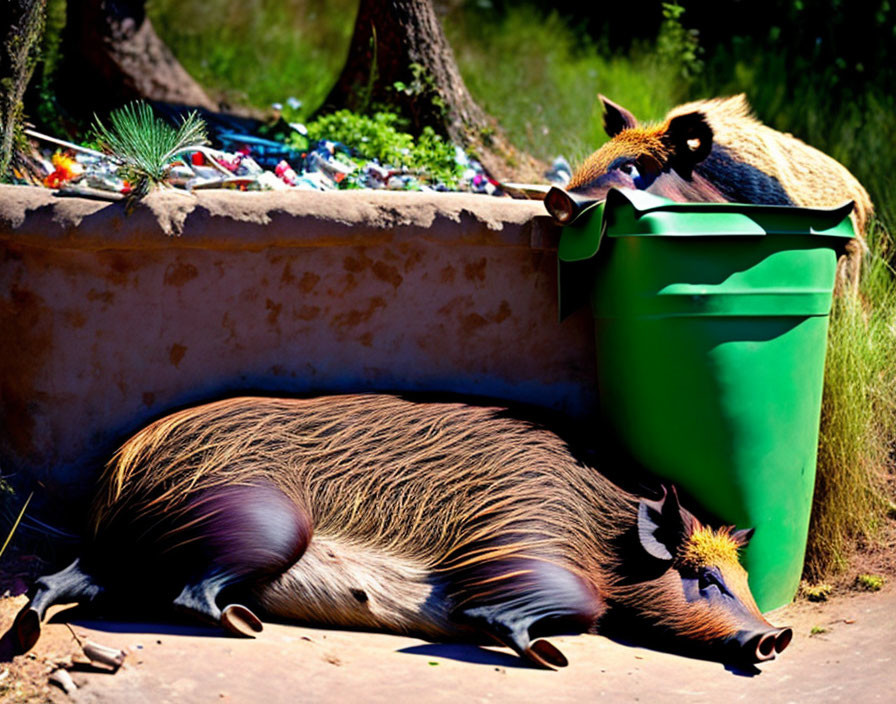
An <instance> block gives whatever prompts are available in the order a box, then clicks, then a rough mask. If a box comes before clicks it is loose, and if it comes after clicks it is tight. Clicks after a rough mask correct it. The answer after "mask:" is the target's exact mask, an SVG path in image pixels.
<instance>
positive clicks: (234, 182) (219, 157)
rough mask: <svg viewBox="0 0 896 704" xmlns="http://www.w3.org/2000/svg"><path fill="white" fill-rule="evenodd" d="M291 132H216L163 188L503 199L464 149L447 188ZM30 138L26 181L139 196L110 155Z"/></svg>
mask: <svg viewBox="0 0 896 704" xmlns="http://www.w3.org/2000/svg"><path fill="white" fill-rule="evenodd" d="M275 107H277V106H275ZM288 129H289V130H291V131H293V134H292V135H291V136H292V137H294V138H286V139H283V138H281V139H278V138H272V137H270V136H260V135H258V134H242V133H239V132H234V131H218V132H216V133H213V134H212V135H211V136H212V143H213V144H214V145H215V148H213V147H208V146H203V147H192V148H189V149H187V150H184V151H183V152H182V153H178V154H175V155H172V157H171V159H170V163H169V164H168V167H167V170H166V177H165V180H164V181H163V185H165V186H170V187H174V188H179V189H184V190H187V191H195V190H200V189H209V188H228V189H236V190H240V191H276V190H290V189H303V190H316V191H331V190H337V189H358V188H367V189H389V190H413V191H447V190H457V191H466V192H471V193H482V194H487V195H504V191H503V190H502V188H501V185H500V184H499V183H498V182H497V181H495V180H494V179H492V178H491V177H490V176H489V175H488V174H487V173H486V171H485V169H484V168H483V167H482V165H481V164H480V163H479V162H478V161H476V160H475V159H472V158H470V157H469V156H468V155H467V154H466V153H465V152H464V150H463V149H461V148H460V147H454V167H456V168H453V170H452V173H453V174H456V175H457V177H456V178H452V179H450V180H449V182H448V183H445V182H443V181H441V180H438V179H435V178H433V177H432V176H431V175H430V174H427V173H426V172H425V171H421V170H416V171H414V170H411V169H408V168H407V167H403V166H398V165H395V164H389V163H381V162H380V161H378V160H377V159H367V158H365V157H364V156H363V154H364V152H363V147H364V145H346V144H342V143H340V142H337V141H332V140H329V139H320V140H315V141H312V140H309V139H308V138H307V130H305V128H304V126H303V125H301V124H299V123H289V126H288ZM26 134H28V136H30V137H31V138H32V139H33V140H35V143H34V144H35V150H34V151H33V152H32V155H31V158H30V159H29V162H30V166H31V168H30V169H29V170H30V171H31V178H30V179H27V180H29V181H30V182H32V183H34V182H35V181H37V182H39V183H41V184H42V185H44V186H46V187H48V188H54V189H59V190H61V191H63V192H67V193H72V194H80V195H92V196H94V197H96V196H99V197H103V195H104V194H105V195H106V196H107V197H110V198H116V197H123V196H127V195H128V194H129V193H131V192H132V190H133V188H134V184H133V183H131V181H130V180H129V178H128V174H127V170H126V169H123V168H121V167H120V166H119V164H118V163H116V160H115V159H114V158H112V157H111V156H109V155H107V154H104V153H103V152H100V151H98V150H95V149H91V148H89V147H85V146H81V145H78V144H75V143H73V142H67V141H65V140H61V139H56V138H54V137H51V136H49V135H45V134H41V133H39V132H36V131H34V130H26ZM282 136H283V135H282V133H281V137H282ZM297 142H298V143H303V142H304V144H305V145H307V148H306V149H299V148H296V147H295V146H293V145H294V144H295V143H297ZM568 172H569V166H568V164H566V162H565V160H562V159H560V160H558V162H555V164H554V168H553V169H552V173H551V174H550V175H551V176H553V179H552V180H556V181H558V182H560V181H562V179H563V178H564V177H567V174H568Z"/></svg>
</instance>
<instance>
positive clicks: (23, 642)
mask: <svg viewBox="0 0 896 704" xmlns="http://www.w3.org/2000/svg"><path fill="white" fill-rule="evenodd" d="M13 632H14V633H15V641H14V647H15V649H16V653H15V654H16V655H22V654H23V653H27V652H28V651H29V650H31V649H32V648H33V647H34V645H35V643H37V639H38V638H40V614H39V613H38V612H37V609H34V608H32V607H31V605H30V604H29V605H28V606H26V607H25V608H24V609H22V610H21V611H19V615H18V616H16V620H15V623H14V624H13Z"/></svg>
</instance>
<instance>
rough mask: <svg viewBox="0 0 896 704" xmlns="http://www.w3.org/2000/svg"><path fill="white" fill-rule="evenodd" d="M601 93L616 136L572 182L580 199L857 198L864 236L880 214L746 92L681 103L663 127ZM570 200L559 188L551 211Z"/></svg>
mask: <svg viewBox="0 0 896 704" xmlns="http://www.w3.org/2000/svg"><path fill="white" fill-rule="evenodd" d="M599 97H600V100H601V102H602V103H603V107H604V129H605V130H606V132H607V134H608V135H609V136H610V137H611V139H610V141H609V142H607V143H606V144H604V145H603V146H602V147H601V148H600V149H598V150H597V151H596V152H594V153H593V154H592V155H591V156H589V157H588V158H587V159H586V160H585V162H584V163H583V164H582V165H581V166H580V167H579V168H578V169H577V170H576V172H575V173H574V174H573V176H572V178H571V179H570V182H569V184H568V185H567V191H568V193H569V194H571V195H572V197H573V199H588V200H602V199H603V198H605V197H606V195H607V191H608V190H609V189H610V188H614V187H615V188H638V189H641V190H647V191H649V192H651V193H656V194H657V195H660V196H665V197H666V198H670V199H672V200H676V201H691V202H726V201H727V202H736V203H764V204H768V205H800V206H818V207H822V206H835V205H841V204H842V203H844V202H846V201H848V200H852V201H855V209H854V210H853V214H852V218H853V223H854V225H855V228H856V234H857V235H858V236H859V238H861V237H862V235H863V233H864V231H865V226H866V225H867V223H868V219H869V218H870V217H871V215H872V214H873V212H874V207H873V205H872V204H871V200H870V198H869V197H868V193H867V192H866V191H865V189H864V188H863V187H862V185H861V184H860V183H859V182H858V181H857V180H856V178H855V177H854V176H853V175H852V174H851V173H850V172H849V171H847V170H846V168H845V167H843V166H842V165H841V164H840V163H838V162H837V161H835V160H834V159H832V158H831V157H829V156H827V155H825V154H823V153H822V152H820V151H818V150H817V149H814V148H813V147H810V146H809V145H807V144H805V143H804V142H802V141H800V140H799V139H797V138H795V137H793V136H792V135H790V134H784V133H782V132H778V131H777V130H773V129H772V128H770V127H767V126H766V125H763V124H762V123H761V122H759V121H758V120H757V119H756V118H755V117H753V115H752V114H751V112H750V107H749V105H748V104H747V101H746V97H745V96H744V95H737V96H734V97H731V98H719V99H714V100H700V101H697V102H693V103H687V104H685V105H680V106H679V107H677V108H675V109H673V110H672V111H671V112H670V113H669V114H668V115H667V116H666V118H665V120H664V121H663V122H662V123H660V124H656V125H641V124H640V123H639V122H638V121H637V120H636V119H635V116H634V115H632V113H630V112H629V111H628V110H626V109H625V108H623V107H622V106H620V105H617V104H616V103H614V102H612V101H611V100H608V99H607V98H605V97H603V96H599ZM563 197H564V196H563V191H559V190H557V191H554V192H553V193H552V194H551V195H550V196H549V199H548V202H547V205H548V210H550V211H551V212H552V213H553V212H555V210H556V211H557V212H561V213H562V212H563V210H564V208H567V207H569V204H568V203H564V202H563ZM551 199H557V200H558V201H559V202H555V203H553V204H552V203H551V202H550V200H551ZM560 219H561V220H562V219H563V218H560ZM861 241H862V240H861V239H860V240H859V243H860V244H859V246H860V247H861Z"/></svg>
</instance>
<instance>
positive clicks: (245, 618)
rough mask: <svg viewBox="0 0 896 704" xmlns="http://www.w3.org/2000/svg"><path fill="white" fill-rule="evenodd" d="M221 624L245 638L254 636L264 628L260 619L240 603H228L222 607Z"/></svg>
mask: <svg viewBox="0 0 896 704" xmlns="http://www.w3.org/2000/svg"><path fill="white" fill-rule="evenodd" d="M221 625H222V626H223V627H224V628H226V629H227V630H228V631H230V632H231V633H233V634H234V635H237V636H243V637H245V638H254V637H255V636H256V635H257V634H259V633H261V631H262V630H263V629H264V626H263V625H262V623H261V619H260V618H258V616H256V615H255V614H254V613H252V612H251V611H250V610H249V609H247V608H246V607H245V606H242V605H240V604H230V606H227V607H225V608H224V610H223V611H222V612H221Z"/></svg>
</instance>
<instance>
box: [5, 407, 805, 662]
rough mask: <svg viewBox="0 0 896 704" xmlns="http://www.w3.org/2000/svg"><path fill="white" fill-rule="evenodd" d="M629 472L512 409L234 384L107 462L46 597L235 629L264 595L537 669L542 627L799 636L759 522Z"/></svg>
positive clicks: (27, 627) (17, 634) (267, 601)
mask: <svg viewBox="0 0 896 704" xmlns="http://www.w3.org/2000/svg"><path fill="white" fill-rule="evenodd" d="M663 494H664V495H663V497H662V498H660V499H659V500H648V499H645V498H638V497H636V496H634V495H632V494H629V493H626V492H624V491H622V490H620V489H619V488H618V487H617V486H616V485H614V484H612V483H611V482H610V481H609V480H608V479H606V478H605V477H603V476H601V475H600V474H598V473H597V472H596V471H595V470H594V469H592V468H591V467H588V466H585V465H584V464H582V463H581V462H579V461H578V460H577V459H575V457H574V456H573V454H572V453H571V451H570V449H569V447H568V446H567V444H566V443H565V442H564V441H563V440H562V439H561V438H560V437H558V436H557V435H556V434H554V433H552V432H550V431H549V430H547V429H545V428H543V427H541V426H538V425H536V424H534V423H531V422H528V421H523V420H519V419H514V418H511V417H509V416H508V414H507V413H506V411H505V410H504V409H500V408H485V407H477V406H468V405H463V404H458V403H441V404H435V403H415V402H411V401H408V400H404V399H401V398H397V397H392V396H383V395H358V396H341V397H340V396H335V397H325V398H318V399H309V400H284V399H269V398H236V399H231V400H226V401H220V402H217V403H212V404H209V405H205V406H200V407H198V408H192V409H188V410H185V411H181V412H178V413H175V414H173V415H170V416H168V417H165V418H163V419H161V420H159V421H157V422H155V423H153V424H152V425H150V426H148V427H147V428H145V429H144V430H142V431H140V432H139V433H137V434H136V435H135V436H134V437H132V438H131V439H130V440H128V441H127V443H125V445H124V446H123V447H122V448H121V449H120V450H119V451H118V453H117V454H116V455H115V456H114V457H113V458H112V460H111V461H110V462H109V464H108V466H107V468H106V471H105V473H104V475H103V478H102V482H101V487H100V491H99V493H98V496H97V498H96V501H95V504H94V506H93V509H92V511H93V513H92V535H91V536H90V537H89V539H88V540H87V544H86V546H85V550H84V552H83V553H82V556H81V558H80V559H79V560H76V561H75V562H74V563H73V564H72V565H70V566H69V567H68V568H66V569H65V570H63V571H61V572H58V573H56V574H53V575H50V576H47V577H44V578H42V579H40V580H38V582H37V585H36V589H35V593H34V594H33V597H32V599H31V601H30V603H29V604H28V605H27V606H26V607H25V608H24V609H23V610H22V611H21V612H20V613H19V615H18V617H17V619H16V622H15V624H14V626H13V634H12V635H13V637H14V638H16V639H17V643H18V647H19V648H20V649H21V650H26V649H28V648H30V647H31V646H32V645H33V644H34V643H35V642H36V640H37V638H38V636H39V633H40V623H41V620H42V618H43V616H44V613H45V611H46V609H47V607H48V606H50V605H51V604H53V603H58V602H64V601H79V602H82V603H85V604H87V603H90V604H93V605H96V606H100V605H105V606H106V607H110V606H114V605H117V606H118V607H119V608H120V607H121V606H122V605H125V606H128V605H129V606H130V608H132V609H136V608H137V607H138V606H141V605H142V606H145V605H146V604H147V603H155V604H158V605H162V604H167V605H174V606H175V607H178V608H180V609H181V610H185V611H187V612H189V613H192V614H194V615H196V616H198V617H201V618H203V619H205V620H209V621H213V622H216V623H220V624H221V625H222V626H223V627H225V628H227V629H228V630H230V631H233V632H234V633H238V634H244V635H252V634H253V633H255V632H258V631H260V630H261V628H262V625H261V621H260V620H259V618H258V616H256V611H257V612H258V613H261V614H268V615H271V616H274V617H279V618H285V619H292V620H296V621H302V622H308V623H316V624H326V625H331V626H344V627H354V628H372V629H378V630H384V631H391V632H397V633H411V634H418V635H420V636H422V637H425V638H429V639H433V640H442V639H454V640H456V639H466V640H481V639H483V638H488V637H490V638H492V639H495V640H497V641H499V642H500V643H503V644H505V645H507V646H509V647H510V648H512V649H513V650H515V651H516V652H517V653H518V654H519V655H520V656H522V657H523V658H526V659H527V660H529V661H530V662H532V663H535V664H537V665H540V666H543V667H560V666H563V665H565V664H566V659H565V658H564V656H563V655H562V653H560V652H559V651H558V650H557V649H556V648H555V647H554V646H552V645H551V644H550V643H548V642H547V641H545V640H540V639H539V638H541V637H543V636H546V635H551V634H557V633H569V632H583V631H592V630H595V629H596V628H597V627H598V626H599V625H600V624H601V623H602V622H603V619H604V618H605V617H609V616H611V615H615V616H617V617H618V619H617V620H622V621H623V622H626V621H627V622H628V623H630V624H631V625H632V627H634V626H635V625H637V624H642V625H644V626H646V627H647V628H649V629H652V631H653V632H655V633H656V634H657V635H666V636H670V637H672V638H673V639H676V640H677V641H678V642H679V643H680V644H682V645H685V644H692V645H696V646H698V647H703V648H706V649H707V650H709V651H710V652H713V653H715V654H716V657H718V658H720V659H746V660H749V661H762V660H769V659H771V658H773V657H774V656H775V655H776V653H778V652H780V651H781V650H783V649H784V648H785V647H786V646H787V644H788V643H789V642H790V639H791V635H792V634H791V631H790V629H781V628H775V627H773V626H771V625H770V624H769V623H768V622H767V621H765V619H764V618H763V617H762V615H761V614H760V613H759V611H758V610H757V608H756V604H755V602H754V600H753V597H752V595H751V594H750V591H749V588H748V587H747V579H746V573H745V572H744V570H743V568H742V567H741V566H740V565H739V563H738V559H737V552H738V548H740V547H742V546H743V545H744V544H746V542H747V540H748V539H749V536H750V533H751V532H750V531H737V532H734V531H733V530H732V529H729V528H723V529H721V530H714V529H711V528H709V527H706V526H703V525H701V524H700V523H699V522H698V521H697V519H696V518H695V517H694V516H693V515H692V514H691V513H689V512H688V511H687V510H685V509H683V508H681V507H680V506H679V503H678V499H677V496H676V494H675V492H674V491H671V492H669V491H665V490H664V492H663Z"/></svg>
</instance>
